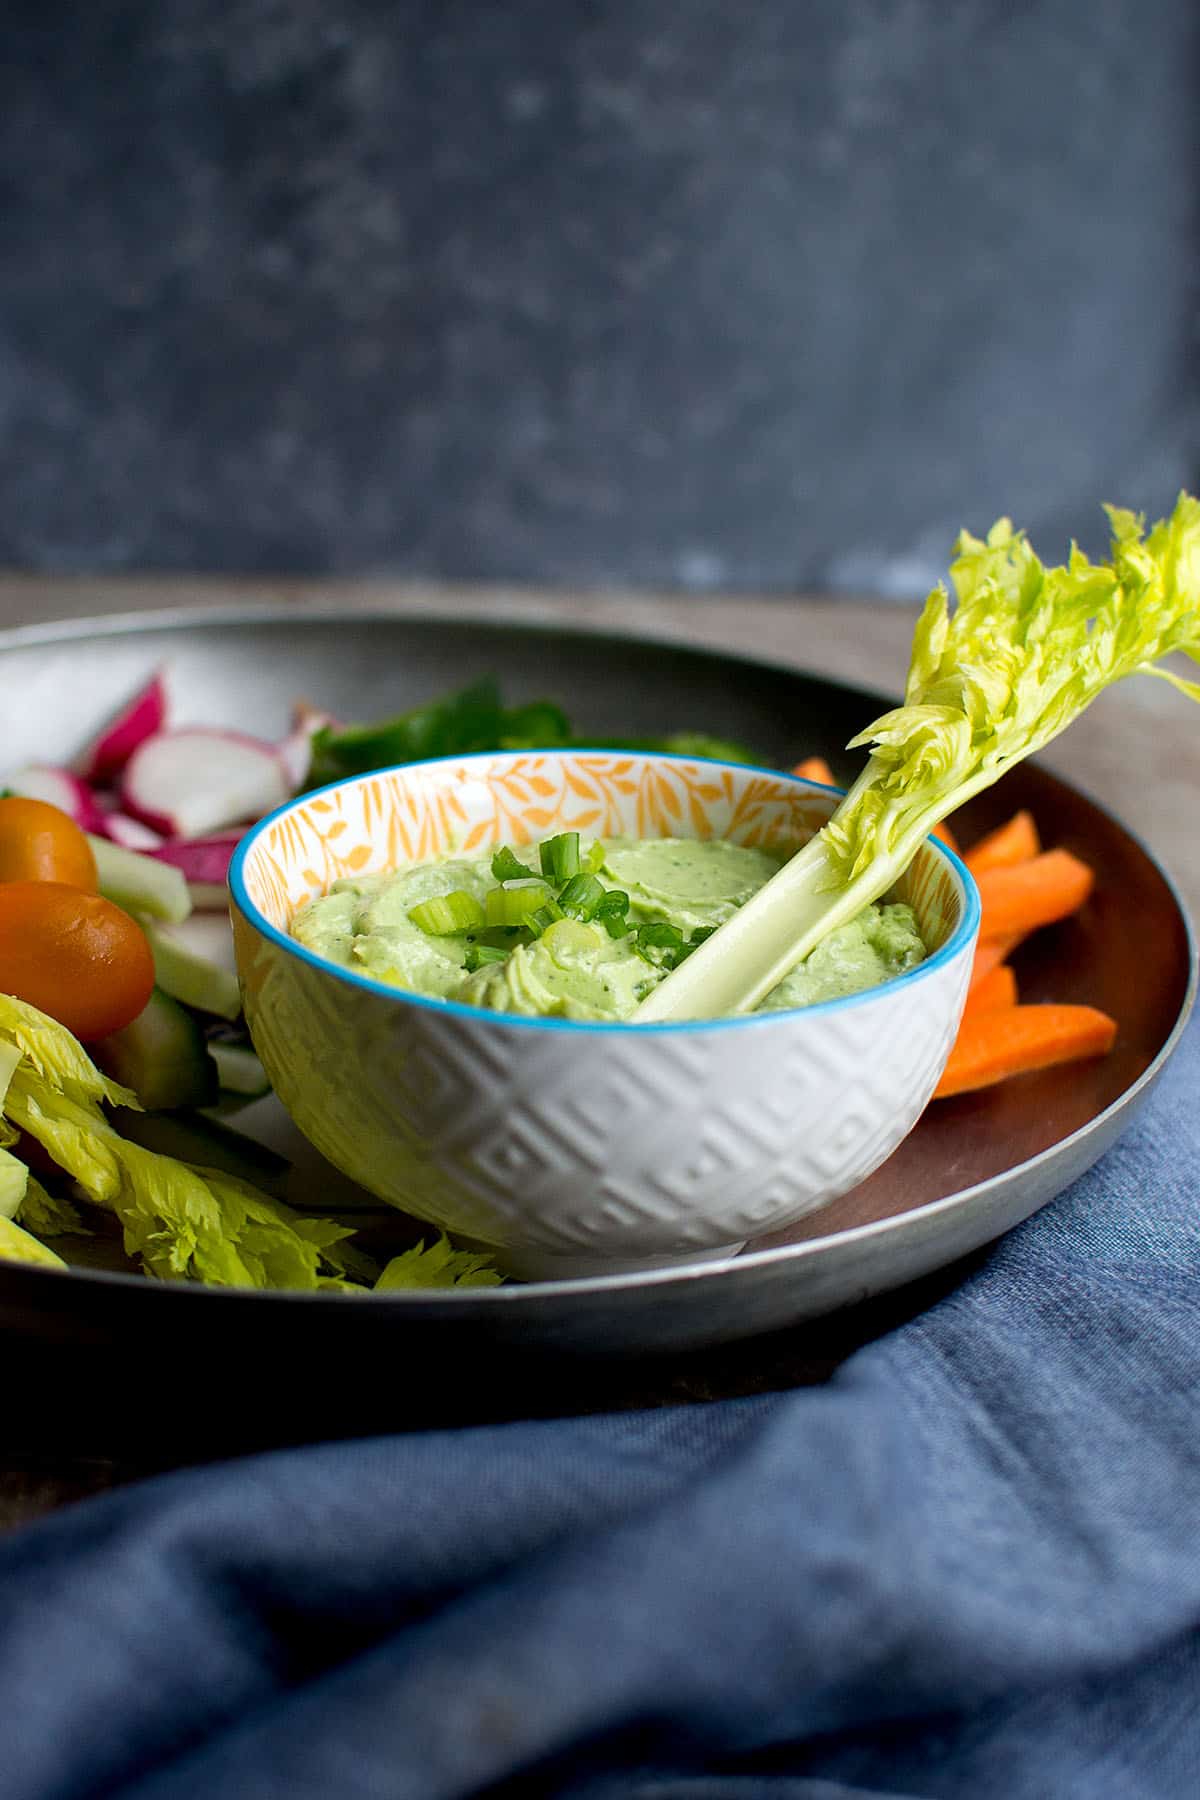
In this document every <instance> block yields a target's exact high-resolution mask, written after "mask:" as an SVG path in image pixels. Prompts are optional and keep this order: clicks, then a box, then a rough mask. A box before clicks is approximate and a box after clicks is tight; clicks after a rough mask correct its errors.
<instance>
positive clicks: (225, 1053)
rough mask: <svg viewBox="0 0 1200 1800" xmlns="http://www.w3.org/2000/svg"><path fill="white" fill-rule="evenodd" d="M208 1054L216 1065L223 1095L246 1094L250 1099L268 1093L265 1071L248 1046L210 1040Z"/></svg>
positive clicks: (268, 1086) (220, 1040) (268, 1085)
mask: <svg viewBox="0 0 1200 1800" xmlns="http://www.w3.org/2000/svg"><path fill="white" fill-rule="evenodd" d="M208 1054H209V1055H210V1056H211V1057H212V1059H213V1061H214V1063H216V1065H217V1080H218V1082H219V1083H220V1085H221V1088H222V1090H223V1091H224V1092H225V1093H227V1094H247V1095H249V1096H250V1097H251V1098H252V1099H257V1098H258V1096H259V1095H260V1094H269V1093H270V1091H271V1084H270V1082H269V1081H268V1080H267V1071H266V1070H265V1069H264V1068H263V1066H262V1064H261V1063H260V1062H259V1060H258V1058H257V1056H255V1054H254V1052H253V1050H252V1049H251V1048H250V1046H249V1044H230V1043H226V1042H223V1041H222V1039H221V1038H210V1039H209V1041H208Z"/></svg>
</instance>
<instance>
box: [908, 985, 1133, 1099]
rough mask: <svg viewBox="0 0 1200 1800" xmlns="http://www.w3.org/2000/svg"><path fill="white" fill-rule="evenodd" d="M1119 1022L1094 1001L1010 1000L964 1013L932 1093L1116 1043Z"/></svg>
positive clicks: (989, 1081)
mask: <svg viewBox="0 0 1200 1800" xmlns="http://www.w3.org/2000/svg"><path fill="white" fill-rule="evenodd" d="M1116 1035H1117V1022H1116V1020H1115V1019H1110V1018H1109V1016H1108V1014H1107V1013H1102V1012H1099V1011H1098V1010H1097V1009H1096V1007H1094V1006H1009V1007H1005V1008H1004V1009H1003V1010H1001V1011H999V1012H986V1013H972V1014H970V1015H969V1016H968V1017H966V1018H964V1019H963V1022H962V1024H961V1025H960V1026H959V1031H958V1037H957V1039H956V1040H955V1044H954V1048H953V1050H951V1052H950V1059H949V1061H948V1062H947V1064H946V1067H945V1069H944V1070H943V1071H942V1078H941V1080H940V1081H939V1082H938V1084H937V1087H936V1088H935V1089H934V1099H935V1100H944V1099H946V1098H947V1097H948V1096H949V1095H951V1094H966V1093H970V1092H972V1091H973V1090H974V1089H975V1088H983V1087H991V1086H992V1085H993V1084H994V1083H995V1082H997V1081H1006V1080H1007V1079H1008V1077H1009V1076H1010V1075H1024V1074H1027V1073H1028V1072H1029V1071H1030V1070H1032V1069H1049V1068H1052V1067H1053V1066H1054V1064H1056V1063H1063V1062H1074V1061H1076V1060H1077V1059H1078V1058H1079V1057H1083V1056H1104V1055H1106V1054H1107V1052H1108V1051H1109V1050H1111V1049H1112V1047H1113V1043H1114V1041H1115V1039H1116Z"/></svg>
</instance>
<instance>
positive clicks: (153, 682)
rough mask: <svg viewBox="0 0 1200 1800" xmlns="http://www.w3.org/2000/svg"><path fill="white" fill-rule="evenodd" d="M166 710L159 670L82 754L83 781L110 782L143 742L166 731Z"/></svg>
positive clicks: (161, 672) (165, 699)
mask: <svg viewBox="0 0 1200 1800" xmlns="http://www.w3.org/2000/svg"><path fill="white" fill-rule="evenodd" d="M167 711H168V695H167V683H166V677H165V675H164V673H163V671H162V670H161V669H159V670H158V671H157V673H156V674H154V675H153V676H152V677H151V678H150V680H149V681H148V682H147V683H146V685H145V687H143V688H139V690H138V692H137V693H136V694H135V695H134V696H133V698H132V700H127V701H126V703H125V705H124V706H123V707H122V708H121V710H120V711H119V712H118V713H117V714H116V715H115V716H114V717H113V718H111V719H110V720H109V722H108V724H107V725H105V726H104V728H103V730H102V731H100V732H99V733H98V735H97V736H96V737H94V738H93V739H92V741H91V743H90V744H89V745H88V747H87V749H86V750H85V751H84V752H83V755H82V756H81V757H80V759H79V766H80V769H81V771H82V773H83V776H84V779H85V780H86V781H94V782H95V783H96V784H97V785H98V786H100V785H103V784H104V783H107V782H111V781H112V780H113V779H114V778H115V777H116V776H117V775H119V774H120V772H121V770H122V769H123V768H124V767H125V765H126V763H127V762H128V761H129V758H130V757H131V756H132V755H133V753H134V751H135V750H136V749H137V747H138V745H139V744H140V743H143V742H144V741H145V739H146V738H148V737H153V736H154V735H155V733H156V732H160V731H165V729H166V724H167Z"/></svg>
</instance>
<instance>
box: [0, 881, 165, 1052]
mask: <svg viewBox="0 0 1200 1800" xmlns="http://www.w3.org/2000/svg"><path fill="white" fill-rule="evenodd" d="M153 986H154V958H153V957H152V956H151V954H150V946H149V944H148V943H147V942H146V934H145V932H144V931H143V930H142V928H141V926H140V925H139V924H138V922H137V920H136V919H131V918H130V916H129V914H128V913H126V912H122V911H121V909H120V907H119V906H114V905H113V903H112V901H111V900H105V899H102V898H101V896H100V895H99V894H85V893H83V892H82V891H81V890H80V889H79V888H74V887H68V886H67V885H66V883H65V882H61V881H8V882H4V883H3V884H0V992H3V993H6V994H15V995H16V997H17V999H18V1000H27V1001H28V1002H29V1003H30V1005H31V1006H37V1007H40V1008H41V1010H42V1011H43V1012H45V1013H49V1014H50V1017H51V1018H52V1019H57V1020H58V1022H59V1024H60V1025H65V1026H66V1028H67V1030H68V1031H72V1032H74V1034H75V1036H76V1037H77V1038H82V1039H83V1040H84V1042H85V1043H86V1042H87V1041H88V1039H90V1038H100V1037H107V1036H108V1034H109V1032H110V1031H120V1030H121V1028H122V1026H124V1025H128V1024H129V1023H130V1021H131V1020H132V1019H136V1018H137V1015H138V1014H139V1013H140V1012H141V1010H142V1008H143V1007H144V1006H145V1004H146V1002H147V1000H149V998H150V990H151V988H152V987H153Z"/></svg>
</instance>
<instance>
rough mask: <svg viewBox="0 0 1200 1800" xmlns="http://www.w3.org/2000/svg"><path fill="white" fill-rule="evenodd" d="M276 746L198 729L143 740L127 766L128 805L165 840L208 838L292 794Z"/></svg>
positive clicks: (123, 792) (233, 733)
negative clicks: (224, 827) (224, 826)
mask: <svg viewBox="0 0 1200 1800" xmlns="http://www.w3.org/2000/svg"><path fill="white" fill-rule="evenodd" d="M289 791H290V790H289V788H288V785H287V781H286V779H285V777H284V773H283V765H282V763H281V762H280V760H279V757H278V756H277V755H276V752H275V746H274V745H273V744H268V743H264V742H263V740H262V739H261V738H253V737H245V736H243V735H242V734H241V733H239V732H236V731H210V730H206V729H204V728H203V727H200V726H195V727H191V728H187V727H185V728H183V729H181V730H179V731H160V732H156V733H155V735H154V736H153V737H148V738H146V739H144V740H143V742H142V743H140V744H139V745H138V747H137V749H136V750H135V751H134V753H133V755H132V756H131V757H130V759H129V761H128V763H127V764H126V766H125V773H124V776H123V777H122V781H121V803H122V805H123V806H124V808H125V809H126V811H128V812H131V813H133V814H134V816H135V817H136V818H139V819H141V820H142V821H143V822H144V823H145V824H147V825H150V826H152V827H153V829H154V830H155V831H161V832H162V833H163V834H164V835H165V836H166V837H188V838H191V837H201V836H203V835H204V834H205V833H207V832H212V831H216V830H218V829H219V828H220V827H221V826H223V825H233V824H236V823H237V822H238V821H239V820H241V819H254V818H258V817H259V816H260V815H261V814H262V813H265V812H270V811H271V809H272V807H275V806H281V805H282V804H283V802H284V801H285V800H286V799H287V798H288V796H289Z"/></svg>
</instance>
